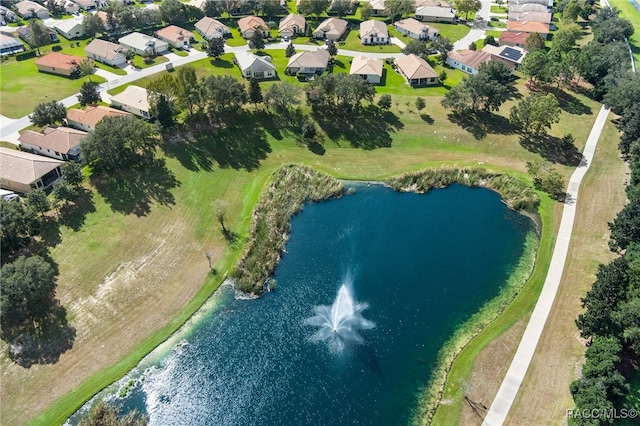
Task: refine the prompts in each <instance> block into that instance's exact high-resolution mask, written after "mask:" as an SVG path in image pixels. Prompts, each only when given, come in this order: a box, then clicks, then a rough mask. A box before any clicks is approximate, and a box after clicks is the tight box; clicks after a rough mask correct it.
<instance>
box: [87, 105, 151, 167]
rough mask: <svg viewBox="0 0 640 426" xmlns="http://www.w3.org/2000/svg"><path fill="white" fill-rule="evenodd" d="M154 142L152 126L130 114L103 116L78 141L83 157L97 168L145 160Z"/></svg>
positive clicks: (130, 165) (149, 155)
mask: <svg viewBox="0 0 640 426" xmlns="http://www.w3.org/2000/svg"><path fill="white" fill-rule="evenodd" d="M157 145H158V135H157V133H156V131H155V128H154V127H153V126H152V125H150V124H149V123H147V122H144V121H142V120H140V119H138V118H136V117H134V116H133V115H128V116H124V117H104V118H103V119H102V120H100V121H99V122H98V124H96V128H95V129H94V130H93V131H92V132H90V133H89V134H88V135H87V136H86V137H85V138H84V139H83V140H82V141H81V142H80V148H81V152H82V159H83V161H84V162H85V163H87V164H90V165H91V166H92V168H93V170H94V171H96V172H110V171H116V170H122V169H124V168H127V167H134V166H138V165H142V164H147V163H148V162H149V161H150V160H151V159H153V155H154V152H155V149H156V146H157Z"/></svg>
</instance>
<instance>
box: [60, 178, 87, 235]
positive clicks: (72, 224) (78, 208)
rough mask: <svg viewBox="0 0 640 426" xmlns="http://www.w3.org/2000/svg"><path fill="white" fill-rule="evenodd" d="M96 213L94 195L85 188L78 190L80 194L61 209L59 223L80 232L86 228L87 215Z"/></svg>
mask: <svg viewBox="0 0 640 426" xmlns="http://www.w3.org/2000/svg"><path fill="white" fill-rule="evenodd" d="M95 211H96V206H95V205H94V204H93V193H92V192H91V191H89V190H87V189H85V188H78V193H77V195H76V196H75V198H74V199H73V201H72V202H71V203H68V204H65V205H64V206H63V207H61V208H60V218H59V219H58V223H59V224H60V225H62V226H66V227H67V228H71V229H72V230H74V231H79V230H80V229H81V228H82V227H83V226H84V221H85V219H86V217H87V215H88V214H89V213H94V212H95Z"/></svg>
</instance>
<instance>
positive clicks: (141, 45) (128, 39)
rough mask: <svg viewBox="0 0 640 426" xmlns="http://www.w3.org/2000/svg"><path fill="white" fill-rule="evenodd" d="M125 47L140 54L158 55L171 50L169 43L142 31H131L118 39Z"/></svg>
mask: <svg viewBox="0 0 640 426" xmlns="http://www.w3.org/2000/svg"><path fill="white" fill-rule="evenodd" d="M118 43H120V44H121V45H122V46H123V47H125V48H126V49H131V50H133V51H134V52H135V53H137V54H138V55H142V56H144V55H158V54H162V53H164V52H166V51H167V50H169V43H167V42H166V41H162V40H158V39H157V38H155V37H151V36H148V35H146V34H142V33H137V32H135V33H131V34H129V35H126V36H124V37H121V38H120V39H119V40H118Z"/></svg>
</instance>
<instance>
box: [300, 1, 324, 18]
mask: <svg viewBox="0 0 640 426" xmlns="http://www.w3.org/2000/svg"><path fill="white" fill-rule="evenodd" d="M329 3H331V0H301V1H300V5H299V6H298V13H300V14H302V15H316V16H318V15H322V14H323V13H324V11H325V10H327V8H328V7H329Z"/></svg>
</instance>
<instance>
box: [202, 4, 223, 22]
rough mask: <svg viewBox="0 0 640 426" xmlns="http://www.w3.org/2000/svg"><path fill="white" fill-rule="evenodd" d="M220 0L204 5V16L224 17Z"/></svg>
mask: <svg viewBox="0 0 640 426" xmlns="http://www.w3.org/2000/svg"><path fill="white" fill-rule="evenodd" d="M220 6H221V4H220V2H219V1H218V0H207V1H206V2H205V3H204V6H203V9H204V15H205V16H208V17H210V18H215V17H218V16H221V15H222V12H223V10H222V7H220Z"/></svg>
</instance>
